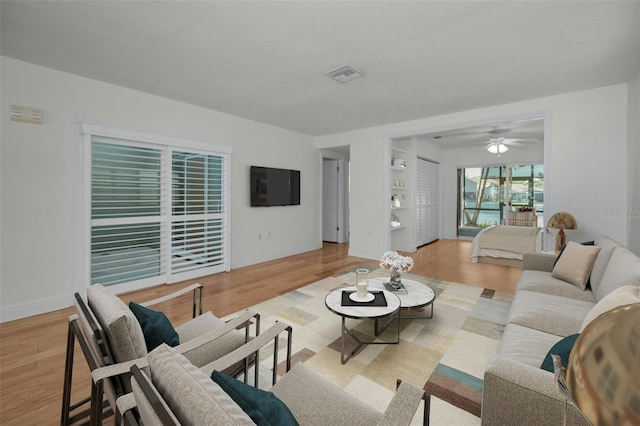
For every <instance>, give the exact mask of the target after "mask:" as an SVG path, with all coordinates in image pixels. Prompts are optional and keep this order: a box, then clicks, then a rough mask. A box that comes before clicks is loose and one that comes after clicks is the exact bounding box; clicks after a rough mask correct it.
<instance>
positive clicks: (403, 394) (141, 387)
mask: <svg viewBox="0 0 640 426" xmlns="http://www.w3.org/2000/svg"><path fill="white" fill-rule="evenodd" d="M287 329H288V330H289V332H290V328H288V327H287V326H286V324H283V323H277V324H276V325H275V326H273V327H271V328H270V329H269V330H267V331H265V332H263V333H262V334H261V335H260V336H259V337H257V338H256V339H254V340H252V341H251V342H249V343H247V344H245V345H243V346H242V347H240V348H238V349H237V350H236V351H234V352H231V353H230V354H228V355H226V356H224V357H222V358H220V359H218V360H216V361H214V362H212V363H210V364H208V365H206V366H203V367H201V368H196V367H195V366H194V365H193V364H191V363H190V362H189V361H188V360H187V359H186V358H185V357H184V356H182V355H181V354H179V353H178V352H177V351H176V350H175V349H173V348H170V347H169V346H166V345H163V346H160V347H158V348H156V349H155V350H154V351H152V352H151V353H150V354H149V356H148V357H147V359H148V361H149V363H148V365H149V368H150V377H151V378H152V379H149V375H147V374H145V373H143V372H142V371H140V369H139V368H138V367H139V366H137V365H133V366H132V368H131V371H132V378H131V387H132V389H133V396H131V395H127V396H125V397H123V398H121V399H120V400H119V401H118V402H119V404H120V403H121V402H122V401H125V400H127V399H129V400H130V399H131V398H133V399H135V405H136V410H137V412H138V414H139V418H140V420H141V422H142V423H143V424H163V425H166V424H169V425H181V424H212V423H211V422H215V424H219V425H224V424H236V425H237V424H240V425H242V424H253V423H252V422H251V419H250V418H249V417H248V416H247V414H245V413H244V412H243V411H242V409H240V407H239V406H238V405H237V404H236V403H235V402H234V401H233V399H231V398H230V397H229V395H227V394H226V393H225V392H224V391H223V390H222V388H220V387H218V386H217V385H216V384H215V383H214V382H213V381H212V380H211V378H210V375H211V372H213V371H214V370H218V371H221V370H224V369H225V368H226V367H227V366H229V365H233V363H235V362H238V360H241V359H243V358H245V357H246V356H248V355H250V354H252V353H254V352H255V351H256V350H258V349H259V348H260V347H262V346H264V345H266V344H267V343H268V341H269V339H272V338H273V337H274V336H275V337H276V338H277V334H278V333H280V332H282V331H284V330H287ZM276 343H277V340H276ZM288 343H289V350H288V351H287V372H286V374H285V375H284V376H283V377H281V378H280V379H277V378H276V374H275V370H276V368H277V354H278V349H277V344H276V349H275V350H274V356H273V363H274V376H273V380H274V381H275V384H273V386H272V387H271V388H270V391H271V392H273V394H275V395H276V396H277V397H278V398H279V399H280V400H281V401H282V402H283V403H284V404H285V405H286V406H287V407H288V409H289V410H290V411H291V413H292V414H293V415H294V417H295V418H296V420H297V421H298V422H299V423H300V424H301V425H328V424H349V425H356V426H357V425H367V426H369V425H381V426H382V425H408V424H410V423H411V420H412V419H413V417H414V415H415V413H416V410H417V409H418V406H419V404H420V401H421V400H422V399H424V398H425V393H424V391H423V390H422V389H418V388H417V387H415V386H413V385H410V384H409V383H406V382H402V383H400V385H399V387H398V389H397V391H396V393H395V395H394V397H393V399H392V401H391V403H390V404H389V406H388V407H387V409H386V410H385V411H384V412H380V411H377V410H376V409H374V408H372V407H370V406H368V405H367V404H365V403H363V402H362V401H360V400H358V399H356V398H355V397H353V396H351V395H349V394H348V393H346V392H345V391H343V390H342V389H340V388H338V387H336V386H334V385H333V384H330V383H328V382H326V381H325V380H324V379H322V378H321V377H319V376H317V375H316V374H315V373H313V372H312V371H311V370H309V369H307V368H306V367H305V366H304V365H303V364H300V363H299V364H297V365H296V366H295V367H294V368H293V369H290V370H289V365H290V356H291V353H290V347H291V346H290V345H291V339H290V338H289V341H288ZM256 365H258V363H256ZM256 377H257V375H256ZM425 402H426V401H425ZM129 403H130V401H129ZM425 421H427V419H425Z"/></svg>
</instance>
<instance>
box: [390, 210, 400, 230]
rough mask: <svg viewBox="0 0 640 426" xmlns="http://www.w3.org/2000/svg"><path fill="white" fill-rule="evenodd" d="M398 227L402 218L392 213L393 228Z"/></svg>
mask: <svg viewBox="0 0 640 426" xmlns="http://www.w3.org/2000/svg"><path fill="white" fill-rule="evenodd" d="M398 226H400V218H399V217H398V215H397V214H395V213H391V227H392V228H397V227H398Z"/></svg>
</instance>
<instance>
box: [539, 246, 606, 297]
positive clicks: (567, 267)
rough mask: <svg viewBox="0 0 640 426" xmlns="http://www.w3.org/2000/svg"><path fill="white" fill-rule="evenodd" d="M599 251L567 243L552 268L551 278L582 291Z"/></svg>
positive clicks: (592, 247)
mask: <svg viewBox="0 0 640 426" xmlns="http://www.w3.org/2000/svg"><path fill="white" fill-rule="evenodd" d="M599 251H600V247H597V246H583V245H582V244H578V243H574V242H573V241H569V243H568V244H567V246H566V247H565V249H564V252H563V253H562V256H560V258H559V259H558V262H557V263H556V264H555V266H554V267H553V271H552V272H551V276H552V277H554V278H559V279H561V280H565V281H567V282H570V283H572V284H574V285H576V286H577V287H579V288H581V289H583V290H584V289H585V288H586V286H587V280H588V279H589V275H591V270H592V269H593V263H594V262H595V260H596V256H598V252H599Z"/></svg>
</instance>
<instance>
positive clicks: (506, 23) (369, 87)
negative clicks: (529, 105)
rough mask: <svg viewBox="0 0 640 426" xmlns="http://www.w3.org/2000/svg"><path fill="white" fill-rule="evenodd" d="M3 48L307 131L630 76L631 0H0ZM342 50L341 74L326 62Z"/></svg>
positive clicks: (637, 60) (635, 15)
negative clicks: (355, 75) (358, 74)
mask: <svg viewBox="0 0 640 426" xmlns="http://www.w3.org/2000/svg"><path fill="white" fill-rule="evenodd" d="M0 4H1V6H0V7H1V9H0V13H1V53H2V55H5V56H9V57H12V58H16V59H20V60H23V61H27V62H31V63H35V64H39V65H43V66H46V67H50V68H54V69H58V70H62V71H66V72H70V73H73V74H78V75H82V76H86V77H89V78H93V79H97V80H102V81H105V82H109V83H113V84H117V85H120V86H124V87H129V88H133V89H137V90H140V91H143V92H148V93H153V94H157V95H161V96H165V97H168V98H172V99H176V100H180V101H184V102H188V103H191V104H195V105H200V106H203V107H206V108H210V109H214V110H217V111H222V112H225V113H229V114H233V115H237V116H241V117H246V118H249V119H253V120H257V121H260V122H264V123H269V124H273V125H276V126H280V127H284V128H288V129H293V130H298V131H300V132H304V133H307V134H311V135H325V134H331V133H337V132H342V131H347V130H353V129H359V128H364V127H369V126H375V125H381V124H386V123H393V122H399V121H405V120H411V119H418V118H424V117H429V116H434V115H439V114H444V113H449V112H456V111H464V110H469V109H473V108H479V107H483V106H488V105H497V104H503V103H507V102H512V101H518V100H524V99H530V98H535V97H540V96H546V95H551V94H557V93H564V92H569V91H575V90H581V89H587V88H592V87H599V86H605V85H609V84H616V83H621V82H627V81H629V80H630V78H631V77H632V76H633V75H634V73H635V72H637V70H638V69H639V68H640V24H639V23H640V2H638V1H587V2H582V1H491V2H489V1H469V2H462V1H414V2H405V1H384V2H382V1H376V2H366V1H296V2H293V1H289V2H287V1H284V2H274V1H257V2H254V1H224V2H222V1H190V2H184V1H164V2H148V1H119V2H103V1H73V2H72V1H42V2H40V1H1V3H0ZM345 64H351V65H353V66H355V67H357V68H359V69H361V70H362V71H364V72H365V73H366V75H365V76H364V77H362V78H359V79H356V80H353V81H351V82H348V83H345V84H340V83H337V82H335V81H333V80H330V79H329V78H327V77H326V76H325V75H324V72H325V71H328V70H330V69H332V68H335V67H338V66H341V65H345Z"/></svg>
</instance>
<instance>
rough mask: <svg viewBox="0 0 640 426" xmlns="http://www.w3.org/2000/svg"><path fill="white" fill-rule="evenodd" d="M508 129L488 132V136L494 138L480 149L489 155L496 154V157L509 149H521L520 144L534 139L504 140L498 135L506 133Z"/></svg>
mask: <svg viewBox="0 0 640 426" xmlns="http://www.w3.org/2000/svg"><path fill="white" fill-rule="evenodd" d="M508 131H509V130H508V129H494V130H491V131H490V132H489V135H491V136H496V137H492V138H490V139H489V140H488V141H486V142H485V145H484V147H483V148H482V149H486V150H487V151H489V152H490V153H491V154H498V157H500V155H502V154H503V153H505V152H507V151H508V150H509V147H516V148H520V147H523V146H524V144H523V143H521V142H524V141H530V140H535V139H520V138H505V137H502V136H500V135H502V134H503V133H506V132H508Z"/></svg>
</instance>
